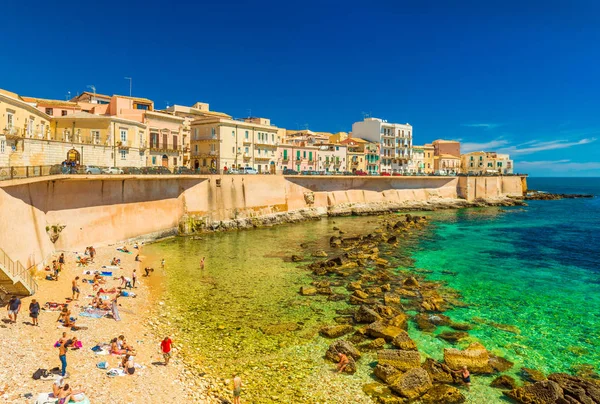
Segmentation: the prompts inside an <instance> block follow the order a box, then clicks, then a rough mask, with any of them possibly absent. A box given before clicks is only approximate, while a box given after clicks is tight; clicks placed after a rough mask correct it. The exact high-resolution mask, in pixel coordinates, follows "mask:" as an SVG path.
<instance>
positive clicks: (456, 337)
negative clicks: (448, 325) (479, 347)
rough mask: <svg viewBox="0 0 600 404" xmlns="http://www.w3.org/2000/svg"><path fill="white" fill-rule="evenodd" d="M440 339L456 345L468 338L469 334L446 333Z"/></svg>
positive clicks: (440, 335) (439, 336) (461, 332)
mask: <svg viewBox="0 0 600 404" xmlns="http://www.w3.org/2000/svg"><path fill="white" fill-rule="evenodd" d="M437 337H438V338H439V339H443V340H444V341H447V342H449V343H451V344H456V343H457V342H459V341H461V340H463V339H465V338H468V337H469V333H467V332H464V331H444V332H442V333H441V334H438V336H437Z"/></svg>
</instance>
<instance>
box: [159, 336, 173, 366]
mask: <svg viewBox="0 0 600 404" xmlns="http://www.w3.org/2000/svg"><path fill="white" fill-rule="evenodd" d="M172 345H173V341H171V338H169V337H165V339H163V340H162V342H161V343H160V349H161V351H162V354H163V358H165V366H167V365H168V364H169V360H170V359H171V346H172Z"/></svg>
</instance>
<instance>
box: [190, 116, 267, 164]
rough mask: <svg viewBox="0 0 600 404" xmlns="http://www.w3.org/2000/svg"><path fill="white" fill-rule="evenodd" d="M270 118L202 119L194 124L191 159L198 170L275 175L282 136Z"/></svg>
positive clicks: (192, 126) (192, 128)
mask: <svg viewBox="0 0 600 404" xmlns="http://www.w3.org/2000/svg"><path fill="white" fill-rule="evenodd" d="M278 129H279V128H277V127H276V126H273V125H271V122H270V120H269V119H267V118H247V119H245V120H235V119H231V118H222V117H205V118H199V119H196V120H194V121H193V122H192V124H191V136H192V139H191V142H190V143H191V159H192V167H193V168H194V169H195V170H199V171H207V170H225V169H227V170H229V169H232V168H234V169H239V168H242V167H252V168H254V169H256V170H257V171H258V172H260V173H275V171H276V167H277V159H278V156H277V147H278V145H279V135H278Z"/></svg>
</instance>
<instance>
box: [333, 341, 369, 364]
mask: <svg viewBox="0 0 600 404" xmlns="http://www.w3.org/2000/svg"><path fill="white" fill-rule="evenodd" d="M341 353H343V354H344V355H346V356H347V357H348V358H354V359H355V360H358V359H360V357H361V353H360V351H359V350H358V349H356V348H355V347H354V345H352V343H351V342H349V341H344V340H339V341H335V342H334V343H332V344H331V345H329V348H328V349H327V352H326V353H325V357H326V358H327V359H329V360H330V361H333V362H339V360H340V358H339V356H338V354H341Z"/></svg>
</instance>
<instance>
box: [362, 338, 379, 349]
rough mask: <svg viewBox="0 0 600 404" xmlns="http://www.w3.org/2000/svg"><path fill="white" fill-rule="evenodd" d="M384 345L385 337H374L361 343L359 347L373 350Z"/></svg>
mask: <svg viewBox="0 0 600 404" xmlns="http://www.w3.org/2000/svg"><path fill="white" fill-rule="evenodd" d="M384 346H385V339H383V338H376V339H374V340H373V341H371V342H369V343H366V344H364V345H362V346H361V349H367V350H370V351H374V350H377V349H381V348H383V347H384Z"/></svg>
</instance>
